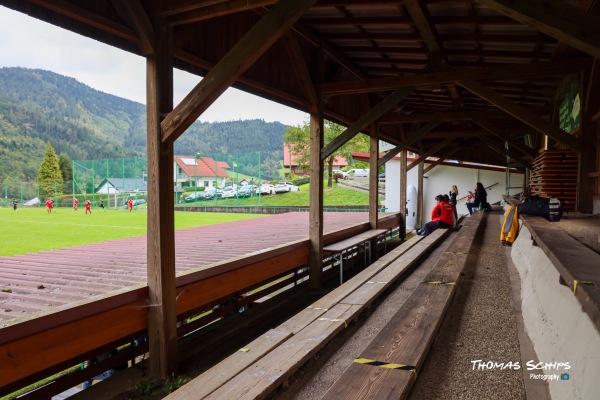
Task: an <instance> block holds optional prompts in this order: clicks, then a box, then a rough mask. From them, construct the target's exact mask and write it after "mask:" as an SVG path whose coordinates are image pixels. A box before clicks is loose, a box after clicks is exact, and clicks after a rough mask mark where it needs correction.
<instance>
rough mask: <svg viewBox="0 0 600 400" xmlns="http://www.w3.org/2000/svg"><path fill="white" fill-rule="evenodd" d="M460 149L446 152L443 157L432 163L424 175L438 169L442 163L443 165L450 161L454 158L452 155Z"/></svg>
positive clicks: (424, 171)
mask: <svg viewBox="0 0 600 400" xmlns="http://www.w3.org/2000/svg"><path fill="white" fill-rule="evenodd" d="M458 150H460V149H458V148H456V149H452V150H450V151H448V152H446V153H445V154H444V155H443V156H442V157H440V158H438V159H437V160H436V161H434V162H432V163H431V164H429V165H428V166H427V167H426V168H425V169H424V170H423V173H424V174H426V173H428V172H429V171H431V170H432V169H434V168H435V167H437V166H438V165H440V164H441V163H443V162H444V161H446V160H448V159H449V158H450V157H452V155H453V154H454V153H456V152H458Z"/></svg>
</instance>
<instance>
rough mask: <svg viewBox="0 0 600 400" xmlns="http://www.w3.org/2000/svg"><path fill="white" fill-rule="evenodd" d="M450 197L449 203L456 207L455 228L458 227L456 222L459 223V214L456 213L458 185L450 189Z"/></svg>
mask: <svg viewBox="0 0 600 400" xmlns="http://www.w3.org/2000/svg"><path fill="white" fill-rule="evenodd" d="M448 197H450V201H448V203H450V204H452V205H453V206H454V226H456V222H457V221H458V212H457V211H456V203H457V201H456V198H457V197H458V188H457V187H456V185H452V187H450V192H448Z"/></svg>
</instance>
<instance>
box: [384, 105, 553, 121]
mask: <svg viewBox="0 0 600 400" xmlns="http://www.w3.org/2000/svg"><path fill="white" fill-rule="evenodd" d="M533 111H534V112H535V113H536V114H538V115H539V114H540V113H542V114H546V113H548V112H549V110H547V109H546V108H542V109H536V110H533ZM506 117H508V116H507V115H506V113H505V112H504V111H502V110H497V109H496V110H485V111H454V112H443V113H419V114H401V115H394V114H392V115H386V116H385V117H383V118H381V119H380V120H379V121H378V122H379V123H386V122H387V123H398V122H427V121H434V120H440V121H450V122H452V121H466V120H474V119H482V118H506Z"/></svg>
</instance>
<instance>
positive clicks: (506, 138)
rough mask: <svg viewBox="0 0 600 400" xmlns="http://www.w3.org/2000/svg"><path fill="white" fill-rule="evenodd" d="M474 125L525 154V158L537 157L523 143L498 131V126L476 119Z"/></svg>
mask: <svg viewBox="0 0 600 400" xmlns="http://www.w3.org/2000/svg"><path fill="white" fill-rule="evenodd" d="M475 123H476V124H477V125H479V126H481V127H482V128H483V129H485V130H486V131H488V132H490V133H491V134H493V135H494V136H497V137H498V138H500V139H502V140H504V141H505V142H507V143H508V144H509V145H510V146H512V147H514V148H515V149H517V150H519V151H520V152H521V153H523V154H525V155H526V156H527V157H531V158H535V157H537V155H538V153H537V151H535V150H534V149H532V148H531V147H529V146H528V145H527V144H526V143H525V142H520V141H518V140H516V139H514V138H512V137H511V136H510V135H509V134H508V132H504V131H502V129H500V128H499V127H498V126H496V125H494V124H493V123H492V122H490V121H487V120H485V119H476V120H475Z"/></svg>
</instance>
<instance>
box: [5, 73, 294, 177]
mask: <svg viewBox="0 0 600 400" xmlns="http://www.w3.org/2000/svg"><path fill="white" fill-rule="evenodd" d="M284 133H285V126H284V125H283V124H281V123H278V122H272V123H267V122H265V121H263V120H239V121H230V122H219V123H200V122H196V123H195V124H194V125H192V126H191V127H190V128H189V129H188V131H187V132H186V133H185V134H184V135H183V136H181V137H180V138H179V139H178V140H177V141H176V142H175V146H174V147H175V154H176V155H193V154H196V153H200V154H201V155H202V156H214V155H217V154H231V153H240V154H244V153H256V152H260V160H261V164H263V171H266V170H268V169H271V170H273V169H274V168H275V167H277V166H278V165H279V161H280V160H282V159H283V141H282V137H283V135H284ZM47 143H50V144H51V145H52V147H53V148H54V150H55V151H56V154H58V155H66V156H67V157H69V158H70V159H72V160H89V159H106V158H108V159H113V158H122V157H145V155H146V109H145V106H144V105H143V104H140V103H136V102H133V101H130V100H126V99H123V98H120V97H117V96H113V95H110V94H107V93H103V92H100V91H97V90H95V89H92V88H90V87H89V86H87V85H84V84H82V83H80V82H78V81H77V80H75V79H73V78H69V77H65V76H62V75H59V74H56V73H53V72H49V71H44V70H39V69H35V70H34V69H26V68H0V183H1V182H5V181H7V180H9V181H13V182H19V181H34V180H35V179H36V178H37V174H38V170H39V166H40V164H41V161H42V159H43V157H44V153H45V151H46V145H47ZM242 157H243V156H242ZM219 158H223V159H225V160H229V161H231V160H233V158H231V156H229V157H228V156H222V157H221V156H220V157H219ZM253 159H257V157H253ZM257 167H258V166H257ZM247 172H248V173H251V172H252V171H247Z"/></svg>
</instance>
